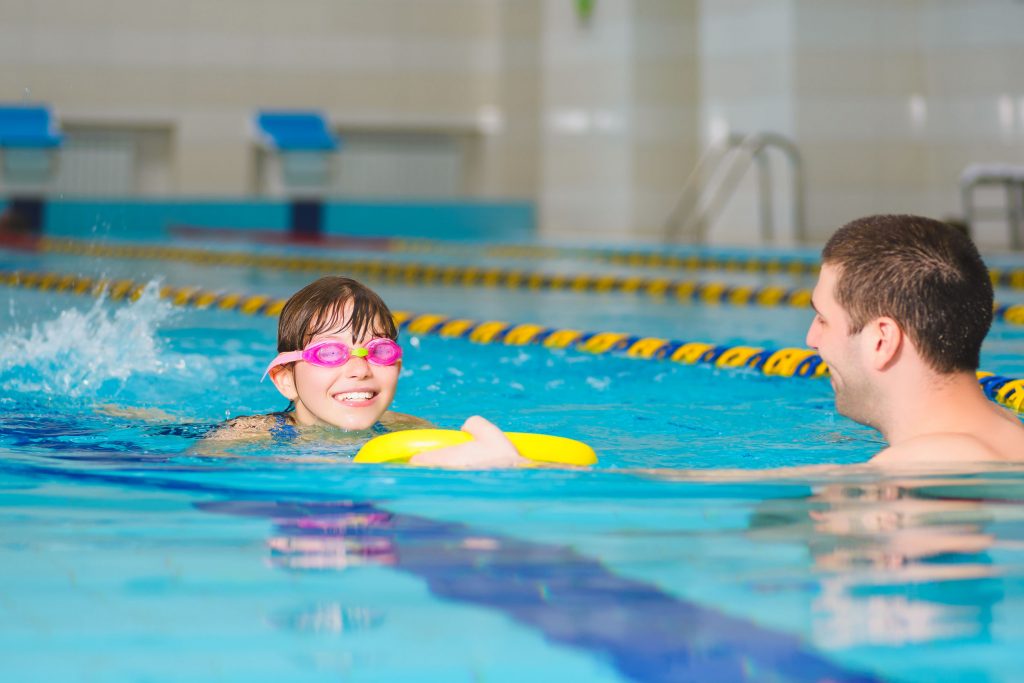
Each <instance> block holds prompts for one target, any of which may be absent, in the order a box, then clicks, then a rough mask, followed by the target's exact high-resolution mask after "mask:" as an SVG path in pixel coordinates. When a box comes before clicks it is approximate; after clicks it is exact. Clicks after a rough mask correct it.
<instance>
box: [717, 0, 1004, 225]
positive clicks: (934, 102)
mask: <svg viewBox="0 0 1024 683" xmlns="http://www.w3.org/2000/svg"><path fill="white" fill-rule="evenodd" d="M701 10H702V25H701V29H702V36H704V37H705V38H706V39H707V42H706V43H705V48H704V50H703V51H702V55H701V57H702V62H701V64H702V75H703V82H702V92H701V105H702V111H703V115H704V120H703V127H702V133H703V135H704V139H705V140H707V139H708V137H709V135H710V134H711V131H712V129H715V128H716V127H718V128H720V127H722V126H729V127H731V128H732V129H734V130H755V129H761V130H776V131H778V132H782V133H784V134H786V135H788V136H791V137H792V138H793V139H794V140H795V141H796V142H797V143H798V144H799V146H800V149H801V152H802V154H803V158H804V161H805V166H806V170H807V177H808V182H807V209H808V214H807V216H808V228H809V230H810V232H811V234H812V236H814V237H816V238H818V239H823V238H824V237H825V236H827V235H828V234H829V233H831V232H832V231H833V230H834V229H835V228H837V227H838V226H839V225H841V224H842V223H844V222H846V221H848V220H850V219H852V218H856V217H858V216H862V215H865V214H869V213H879V212H915V213H924V214H928V215H933V216H936V217H945V216H957V215H959V214H960V213H961V207H960V201H959V192H958V179H959V175H960V173H961V172H962V170H963V169H964V167H965V166H967V165H968V164H970V163H974V162H1010V163H1017V164H1022V163H1024V99H1022V98H1024V70H1022V69H1021V68H1020V66H1019V65H1021V64H1024V31H1022V30H1021V27H1024V3H1020V2H1015V1H1013V0H943V1H937V0H899V1H896V2H894V1H892V0H857V1H856V2H853V1H849V0H724V1H723V0H706V1H705V2H703V3H702V5H701ZM992 199H999V197H992ZM754 209H755V202H754V194H753V188H752V187H750V186H748V187H747V188H746V191H745V193H744V194H743V196H741V197H740V198H739V201H738V202H737V203H736V205H735V206H734V207H733V209H732V211H731V213H730V214H729V215H728V218H727V220H724V221H722V224H720V225H717V226H715V228H714V229H713V234H715V235H717V237H718V238H719V239H721V240H723V241H745V240H746V239H748V237H749V236H750V235H752V234H755V233H756V218H755V213H754ZM977 235H978V239H979V241H981V242H982V243H983V244H991V245H998V244H1005V243H1006V242H1007V234H1006V227H1005V224H1003V223H1000V222H989V223H984V224H982V225H979V226H978V232H977Z"/></svg>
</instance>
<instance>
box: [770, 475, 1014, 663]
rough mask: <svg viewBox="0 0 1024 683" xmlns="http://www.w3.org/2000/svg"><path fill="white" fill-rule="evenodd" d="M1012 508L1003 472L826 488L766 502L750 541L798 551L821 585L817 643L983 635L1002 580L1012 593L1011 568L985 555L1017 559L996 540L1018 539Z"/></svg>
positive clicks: (1006, 543) (1008, 478) (1008, 543)
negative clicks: (788, 544)
mask: <svg viewBox="0 0 1024 683" xmlns="http://www.w3.org/2000/svg"><path fill="white" fill-rule="evenodd" d="M996 494H997V497H996V498H993V497H992V496H993V495H996ZM1022 501H1024V481H1021V480H1020V474H1019V473H1017V474H1014V473H1013V472H1010V471H1007V472H1004V473H1003V474H1002V475H1001V476H999V477H998V478H996V477H993V478H991V479H986V478H983V477H982V478H978V477H965V478H947V479H941V478H920V479H907V480H900V481H884V482H881V483H825V484H822V485H819V486H816V487H814V492H813V494H812V495H811V496H810V497H808V498H806V499H801V500H772V501H766V502H764V503H763V504H762V505H760V506H759V507H758V509H757V511H756V512H755V513H754V515H753V516H752V518H751V524H750V536H751V538H753V539H755V540H758V541H760V542H780V541H798V542H800V543H802V544H803V545H805V546H806V548H807V550H808V552H809V555H810V558H811V561H812V563H813V570H814V572H815V573H816V574H818V576H819V580H820V588H819V593H818V596H817V598H816V599H815V601H814V605H813V607H814V612H815V638H816V640H817V641H818V642H820V643H821V644H822V645H824V646H827V647H831V648H839V647H843V648H845V647H852V646H857V645H889V646H895V645H903V644H906V643H921V642H934V641H943V640H953V639H970V638H987V637H989V636H990V635H991V634H990V630H991V626H992V620H993V608H994V607H995V606H996V605H997V604H999V603H1000V602H1001V601H1002V600H1003V597H1004V594H1005V591H1006V587H1007V582H1010V581H1012V582H1015V583H1017V585H1020V580H1021V565H1020V564H1019V562H1018V563H1015V564H1013V565H1007V564H1006V563H1005V561H1004V562H1002V563H997V562H996V561H995V560H994V559H993V557H992V552H993V551H994V550H997V549H999V548H1000V547H1011V548H1013V547H1016V549H1017V550H1018V551H1019V550H1020V547H1019V544H1018V545H1016V546H1014V543H1015V541H1014V540H1013V539H1010V538H1006V537H1005V536H1006V534H1008V533H1009V534H1012V535H1014V536H1015V537H1017V538H1019V537H1020V536H1021V535H1024V506H1022ZM997 523H998V524H999V525H1000V532H1001V535H1002V537H1001V535H998V534H996V533H995V532H994V526H995V525H996V524H997ZM1017 559H1018V560H1019V559H1020V558H1017Z"/></svg>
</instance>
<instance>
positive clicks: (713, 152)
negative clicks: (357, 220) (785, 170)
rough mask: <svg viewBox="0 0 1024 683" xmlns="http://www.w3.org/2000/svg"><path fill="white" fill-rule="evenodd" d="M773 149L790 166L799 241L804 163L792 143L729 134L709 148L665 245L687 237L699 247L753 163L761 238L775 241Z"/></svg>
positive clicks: (678, 207) (688, 186)
mask: <svg viewBox="0 0 1024 683" xmlns="http://www.w3.org/2000/svg"><path fill="white" fill-rule="evenodd" d="M772 148H775V149H778V150H780V151H781V152H782V153H783V155H784V156H785V158H786V159H787V160H788V161H789V168H790V172H791V174H792V181H793V188H792V190H793V197H792V207H793V217H792V221H793V232H794V234H795V236H796V239H797V241H798V242H803V241H804V239H805V237H806V234H805V232H806V231H805V225H804V172H803V161H802V159H801V158H800V150H798V149H797V146H796V144H795V143H794V142H793V141H792V140H790V139H789V138H786V137H784V136H782V135H779V134H777V133H753V134H750V135H743V134H740V133H731V134H729V135H728V136H726V137H725V139H724V140H722V141H721V142H720V143H718V144H714V145H711V146H710V147H708V149H707V150H706V151H705V152H704V154H703V155H702V156H701V158H700V160H699V161H698V162H697V166H696V167H695V168H694V169H693V172H692V173H691V174H690V177H689V178H688V179H687V180H686V184H685V185H684V186H683V194H682V197H680V199H679V202H678V204H676V208H675V209H674V210H673V211H672V213H671V214H670V215H669V217H668V220H667V221H666V222H665V230H664V241H665V242H666V243H673V242H679V241H682V240H681V238H686V241H689V242H694V243H698V244H699V243H703V242H704V241H705V239H706V238H707V230H708V226H709V225H711V224H712V223H713V222H714V220H715V219H716V218H717V217H718V216H719V215H720V214H721V212H722V210H723V209H724V208H725V206H726V204H727V203H728V202H729V200H730V199H731V198H732V197H733V195H734V194H735V193H736V190H737V189H738V188H739V184H740V182H741V181H742V180H743V177H744V176H745V175H746V173H747V171H748V170H749V169H750V167H751V166H752V165H753V164H754V163H756V164H757V181H758V182H757V187H758V209H759V210H758V214H759V217H760V218H759V222H760V225H761V238H762V239H763V240H764V241H765V242H769V241H772V240H773V239H774V238H775V213H774V207H773V195H774V191H773V187H774V185H773V183H772V169H771V159H770V158H769V156H768V151H769V150H770V149H772Z"/></svg>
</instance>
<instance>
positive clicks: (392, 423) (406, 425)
mask: <svg viewBox="0 0 1024 683" xmlns="http://www.w3.org/2000/svg"><path fill="white" fill-rule="evenodd" d="M380 423H381V424H382V425H384V426H385V427H387V428H388V429H389V430H391V431H400V430H403V429H433V428H434V425H433V424H432V423H430V422H427V421H426V420H424V419H423V418H421V417H416V416H415V415H407V414H405V413H396V412H395V411H393V410H389V411H388V412H386V413H384V414H383V415H381V416H380Z"/></svg>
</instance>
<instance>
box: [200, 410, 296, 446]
mask: <svg viewBox="0 0 1024 683" xmlns="http://www.w3.org/2000/svg"><path fill="white" fill-rule="evenodd" d="M287 419H288V418H287V417H286V416H285V415H284V414H283V413H270V414H269V415H242V416H240V417H235V418H232V419H230V420H227V421H225V422H223V423H221V424H219V425H217V426H216V427H214V428H213V429H211V430H210V431H209V432H207V434H206V436H204V437H203V438H204V439H208V440H211V441H234V440H237V439H262V438H268V437H270V436H271V430H273V429H274V428H275V427H278V426H281V423H282V420H285V421H287Z"/></svg>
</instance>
